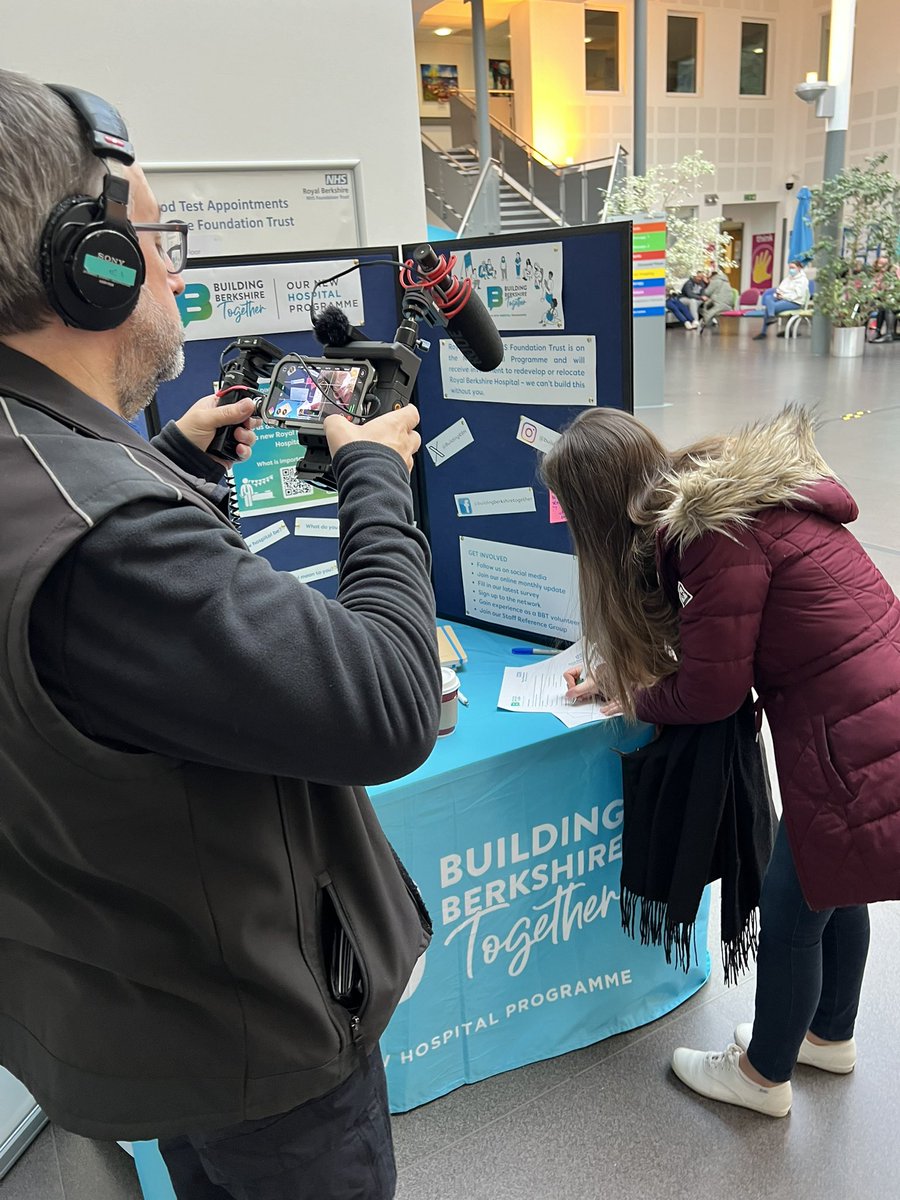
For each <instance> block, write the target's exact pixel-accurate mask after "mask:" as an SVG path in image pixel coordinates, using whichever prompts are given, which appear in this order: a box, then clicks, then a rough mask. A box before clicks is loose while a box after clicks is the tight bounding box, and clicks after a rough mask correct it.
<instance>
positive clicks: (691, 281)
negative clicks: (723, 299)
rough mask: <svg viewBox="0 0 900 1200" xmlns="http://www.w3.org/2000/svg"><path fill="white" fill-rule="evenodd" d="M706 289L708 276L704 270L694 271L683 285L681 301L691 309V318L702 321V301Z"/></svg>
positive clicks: (697, 322) (696, 322) (696, 321)
mask: <svg viewBox="0 0 900 1200" xmlns="http://www.w3.org/2000/svg"><path fill="white" fill-rule="evenodd" d="M705 289H706V276H705V275H704V274H703V272H702V271H694V272H693V273H692V274H691V276H690V278H688V279H686V280H685V281H684V283H683V284H682V285H681V297H680V299H681V303H682V304H683V305H684V307H685V308H687V309H689V310H690V314H691V320H692V321H693V322H694V323H695V324H699V322H700V302H701V301H702V299H703V293H704V291H705Z"/></svg>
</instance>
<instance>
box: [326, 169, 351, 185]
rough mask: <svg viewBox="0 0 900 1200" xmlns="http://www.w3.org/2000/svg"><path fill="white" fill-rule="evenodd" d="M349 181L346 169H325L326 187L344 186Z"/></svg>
mask: <svg viewBox="0 0 900 1200" xmlns="http://www.w3.org/2000/svg"><path fill="white" fill-rule="evenodd" d="M349 182H350V176H349V175H348V174H347V172H346V171H338V172H335V171H326V172H325V186H326V187H346V186H347V184H348V183H349Z"/></svg>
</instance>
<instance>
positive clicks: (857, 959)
mask: <svg viewBox="0 0 900 1200" xmlns="http://www.w3.org/2000/svg"><path fill="white" fill-rule="evenodd" d="M759 915H760V935H759V954H758V956H757V961H756V1016H755V1019H754V1022H753V1040H752V1041H751V1042H750V1046H749V1048H748V1050H747V1057H748V1058H749V1060H750V1062H751V1064H752V1065H753V1066H754V1067H755V1068H756V1070H757V1071H759V1073H760V1074H761V1075H763V1076H764V1077H765V1078H766V1079H770V1080H772V1082H773V1083H783V1082H784V1081H785V1080H787V1079H790V1077H791V1072H792V1071H793V1069H794V1064H795V1063H796V1061H797V1055H798V1054H799V1052H800V1047H801V1045H802V1044H803V1039H804V1038H805V1037H806V1034H807V1031H810V1030H811V1031H812V1032H813V1033H814V1034H815V1035H816V1036H817V1037H820V1038H824V1039H825V1041H828V1042H843V1041H847V1040H849V1039H850V1038H852V1037H853V1026H854V1024H855V1022H856V1013H857V1010H858V1008H859V993H860V989H861V988H862V981H863V973H864V971H865V969H866V956H867V955H868V952H869V910H868V908H867V907H866V906H865V905H864V904H862V905H858V906H856V907H853V908H829V909H826V910H825V911H823V912H813V911H812V909H810V908H809V907H808V906H807V904H806V901H805V900H804V899H803V893H802V892H801V890H800V882H799V880H798V879H797V872H796V869H795V868H794V860H793V857H792V855H791V848H790V845H789V843H788V839H787V831H786V829H785V826H784V822H783V821H782V823H781V827H780V828H779V830H778V836H777V837H776V839H775V849H774V850H773V851H772V858H771V861H770V863H769V866H768V870H767V871H766V877H765V879H764V880H763V887H762V895H761V897H760V902H759Z"/></svg>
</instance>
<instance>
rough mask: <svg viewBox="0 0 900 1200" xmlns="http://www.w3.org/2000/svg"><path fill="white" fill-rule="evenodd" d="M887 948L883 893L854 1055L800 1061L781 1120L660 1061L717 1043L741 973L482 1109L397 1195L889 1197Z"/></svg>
mask: <svg viewBox="0 0 900 1200" xmlns="http://www.w3.org/2000/svg"><path fill="white" fill-rule="evenodd" d="M898 961H900V923H898V920H897V912H896V906H887V905H883V906H877V907H876V908H874V909H873V942H872V954H871V958H870V967H869V972H868V975H867V981H866V989H865V993H864V1004H863V1011H862V1013H861V1017H860V1022H859V1039H860V1045H861V1051H860V1055H861V1057H860V1067H859V1068H858V1070H857V1072H856V1073H855V1074H854V1075H853V1076H850V1077H846V1078H844V1077H837V1076H828V1075H825V1074H823V1073H821V1072H816V1071H812V1070H808V1069H803V1068H801V1069H800V1070H799V1071H798V1073H797V1077H796V1079H795V1100H794V1108H793V1111H792V1113H791V1115H790V1116H789V1117H788V1118H786V1119H785V1120H783V1121H773V1120H771V1119H769V1118H765V1117H760V1116H757V1115H755V1114H753V1113H747V1112H745V1111H742V1110H739V1109H734V1108H729V1107H728V1106H725V1105H719V1104H714V1103H712V1102H709V1101H704V1100H702V1099H700V1098H699V1097H696V1096H694V1095H693V1094H692V1093H690V1092H689V1091H688V1090H687V1089H685V1088H684V1087H683V1086H682V1085H681V1084H680V1083H679V1082H678V1081H677V1080H676V1079H675V1078H674V1076H673V1075H672V1074H671V1072H670V1071H669V1068H668V1063H669V1058H670V1055H671V1052H672V1049H673V1048H674V1046H676V1045H679V1044H684V1045H690V1046H696V1047H702V1048H719V1047H724V1046H725V1044H726V1043H727V1042H728V1041H729V1040H730V1037H731V1031H732V1029H733V1027H734V1025H735V1024H736V1023H737V1022H738V1021H742V1020H746V1019H748V1018H749V1017H750V1016H751V1014H752V1008H753V990H754V983H753V980H752V979H750V980H748V981H747V982H745V983H744V984H743V985H742V986H740V987H739V988H736V989H732V990H730V991H728V992H725V993H721V994H719V995H717V996H715V997H713V999H712V1000H711V1001H710V1002H709V1003H708V1004H703V1005H695V1006H694V1007H693V1008H688V1007H687V1006H685V1007H683V1008H682V1009H679V1010H678V1011H677V1012H676V1013H674V1014H672V1015H670V1016H669V1017H667V1018H663V1019H662V1020H661V1021H659V1022H657V1024H656V1025H655V1026H653V1027H650V1028H649V1030H648V1031H647V1032H646V1033H645V1035H644V1036H642V1037H639V1038H634V1039H633V1040H632V1041H631V1043H630V1044H629V1045H628V1046H626V1047H624V1049H623V1050H622V1052H621V1053H613V1054H610V1055H609V1056H607V1057H606V1058H605V1059H604V1060H603V1061H601V1062H599V1063H597V1064H596V1065H595V1066H593V1067H591V1068H589V1069H586V1070H584V1071H582V1072H581V1073H580V1074H578V1075H575V1076H573V1077H572V1078H570V1079H569V1080H566V1081H563V1082H562V1083H560V1084H559V1085H557V1086H555V1087H553V1088H552V1089H551V1090H549V1091H547V1092H545V1093H544V1094H543V1095H541V1096H539V1097H537V1098H535V1099H534V1100H532V1101H530V1102H528V1103H525V1104H520V1105H519V1106H518V1107H517V1108H515V1109H514V1110H512V1111H511V1112H508V1113H506V1114H505V1115H504V1116H502V1117H500V1118H499V1119H498V1118H496V1117H495V1118H494V1119H491V1117H490V1114H489V1113H487V1112H485V1113H483V1114H482V1115H483V1121H484V1124H483V1125H482V1128H481V1129H480V1130H479V1131H478V1132H477V1133H474V1134H472V1135H471V1136H468V1137H465V1138H463V1139H462V1140H461V1141H459V1142H457V1143H456V1144H455V1145H452V1146H450V1147H448V1148H447V1149H445V1150H443V1151H442V1152H439V1153H437V1154H434V1155H431V1156H430V1157H427V1158H423V1159H422V1158H420V1159H419V1161H418V1162H417V1163H416V1164H415V1165H413V1166H412V1167H410V1168H408V1169H406V1170H404V1171H402V1173H401V1186H400V1189H399V1191H398V1200H426V1198H427V1200H450V1198H451V1197H453V1198H454V1200H456V1198H457V1197H461V1196H465V1197H467V1198H470V1200H481V1198H482V1197H483V1198H484V1200H487V1198H488V1197H490V1198H491V1200H506V1198H507V1197H509V1198H510V1200H512V1198H513V1197H516V1198H517V1200H518V1198H519V1197H522V1196H527V1197H529V1200H544V1198H545V1197H546V1198H547V1200H550V1198H551V1197H552V1198H553V1200H594V1198H596V1197H607V1196H608V1197H611V1198H612V1197H615V1198H616V1200H654V1198H656V1197H663V1196H665V1197H666V1198H667V1200H695V1198H696V1197H707V1196H709V1197H712V1196H715V1197H724V1198H729V1200H730V1198H731V1197H738V1196H740V1197H741V1200H763V1198H766V1200H768V1198H769V1197H772V1196H790V1197H791V1200H886V1198H888V1197H895V1196H898V1195H900V1165H898V1163H897V1161H896V1158H895V1156H894V1153H893V1145H892V1138H891V1136H889V1135H888V1134H887V1131H889V1130H893V1129H894V1128H896V1127H897V1122H898V1117H900V1104H898V1101H897V1090H896V1082H895V1077H896V1071H897V1062H896V1057H893V1058H892V1057H891V1056H890V1055H888V1056H884V1055H883V1054H882V1053H881V1049H882V1047H884V1046H891V1045H893V1044H894V1038H895V1033H894V1031H895V1028H896V1017H895V1010H896V992H895V988H894V982H893V981H894V977H895V972H896V963H897V962H898ZM473 1090H477V1089H473ZM440 1103H441V1102H438V1104H437V1105H435V1106H434V1107H435V1108H439V1105H440Z"/></svg>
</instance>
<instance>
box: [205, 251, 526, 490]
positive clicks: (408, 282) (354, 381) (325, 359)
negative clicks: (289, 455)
mask: <svg viewBox="0 0 900 1200" xmlns="http://www.w3.org/2000/svg"><path fill="white" fill-rule="evenodd" d="M455 261H456V260H455V258H453V257H451V258H450V259H449V261H448V260H446V259H445V258H444V257H443V255H441V256H440V257H439V256H438V255H436V254H435V252H434V250H433V249H432V248H431V246H429V245H427V244H426V245H423V246H419V247H418V248H417V249H416V250H415V251H414V254H413V257H412V258H411V259H410V260H408V261H407V262H406V263H403V264H401V263H393V262H388V263H386V264H384V265H391V266H396V267H400V283H401V286H402V288H403V300H402V304H401V320H400V325H399V326H398V328H397V332H396V334H395V336H394V340H393V341H392V342H373V341H369V340H368V339H367V338H366V337H365V335H364V334H363V333H362V331H361V330H359V329H356V328H354V327H353V326H351V324H350V322H349V321H348V319H347V317H346V315H345V314H344V313H343V312H342V311H341V310H340V309H339V308H335V307H333V306H331V307H329V308H326V309H325V310H324V312H322V313H320V314H318V315H317V314H316V311H315V288H314V289H313V295H312V298H311V300H310V314H311V316H312V322H313V329H314V330H315V333H316V336H317V338H318V339H319V341H320V342H321V343H322V354H321V356H316V357H312V356H308V355H303V354H296V353H285V352H284V351H283V350H281V349H279V347H278V346H274V345H273V344H272V343H271V342H268V341H266V340H265V338H262V337H252V336H251V337H241V338H237V339H236V340H235V341H233V342H231V343H230V344H229V345H228V346H227V347H226V348H225V350H224V351H223V353H222V357H221V360H220V370H221V374H220V378H219V386H218V390H217V392H216V395H217V396H218V399H219V403H220V404H229V403H232V402H233V401H235V400H237V399H241V398H243V397H247V396H249V397H251V398H252V399H253V400H254V401H255V404H256V409H255V415H256V416H257V417H258V418H261V419H262V421H263V422H264V423H265V424H267V425H272V426H275V427H276V428H280V429H295V430H296V431H297V439H298V441H299V443H300V447H301V453H300V458H299V461H298V463H297V474H298V475H299V476H300V478H301V479H304V480H309V481H315V482H316V483H317V484H318V485H319V486H324V487H331V488H333V487H334V486H335V481H334V474H333V472H332V469H331V455H330V453H329V450H328V442H327V440H326V437H325V429H324V421H325V418H326V417H328V416H331V415H335V414H343V415H344V416H345V417H346V418H347V419H348V420H350V421H353V422H354V423H356V424H363V423H365V422H366V421H371V420H372V419H373V418H374V417H379V416H382V415H383V414H385V413H389V412H393V411H395V410H396V409H399V408H403V407H404V405H407V404H409V402H410V400H411V398H412V392H413V388H414V386H415V383H416V378H417V376H418V373H419V366H420V365H421V360H420V358H419V357H418V355H417V353H416V351H425V350H428V349H429V348H430V343H429V342H427V341H424V340H422V339H421V338H420V337H419V326H420V325H421V324H422V323H423V322H424V323H425V324H426V325H428V326H431V327H432V328H433V327H435V326H440V327H445V328H446V329H447V332H448V334H449V335H450V337H451V338H452V339H453V340H454V342H455V343H456V344H457V346H458V347H459V348H460V350H461V351H462V353H463V354H464V355H465V356H466V358H467V359H468V360H469V362H471V363H472V365H473V366H475V367H476V368H477V369H479V370H482V371H489V370H493V369H494V367H496V366H497V365H498V364H499V363H500V362H501V361H502V358H503V345H502V342H501V341H500V337H499V335H498V333H497V331H496V329H495V327H494V325H493V322H492V321H491V320H490V318H489V317H488V315H487V312H486V310H485V309H484V307H483V306H482V305H481V303H480V301H479V300H478V298H477V297H476V296H475V295H474V294H473V292H472V284H471V281H470V280H468V279H467V280H462V281H460V280H458V279H455V278H454V277H453V275H452V270H453V267H454V265H455ZM360 265H361V264H354V266H352V267H350V268H349V269H348V271H344V272H341V274H342V275H345V274H348V272H349V271H353V270H357V269H359V266H360ZM362 265H371V266H375V265H379V263H378V262H377V261H373V262H371V263H368V264H362ZM339 277H340V276H333V277H332V278H333V279H337V278H339ZM331 281H332V280H330V279H329V280H320V281H319V283H317V284H316V288H318V287H319V286H320V285H321V284H323V283H330V282H331ZM266 380H268V383H264V382H263V381H266ZM209 452H210V453H211V454H215V455H217V456H218V457H219V458H225V459H228V460H229V461H234V460H236V458H237V445H236V442H235V437H234V430H233V428H231V427H229V428H226V429H224V430H221V431H220V432H219V434H217V436H216V438H215V439H214V441H213V443H212V445H211V446H210V448H209Z"/></svg>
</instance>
